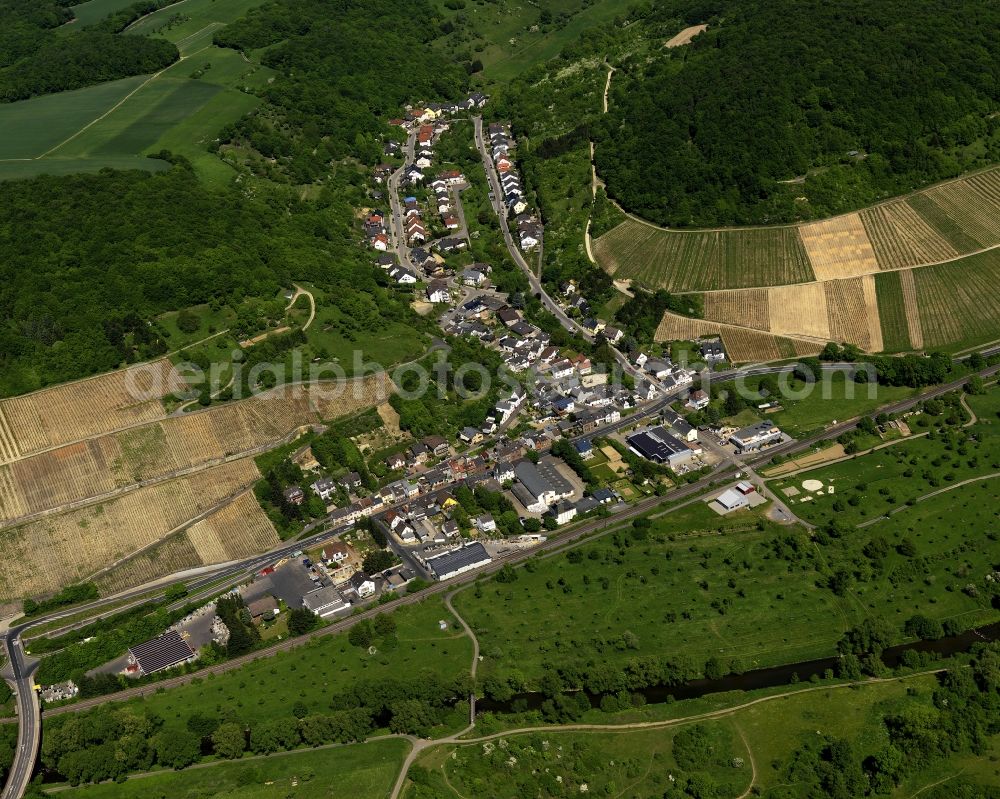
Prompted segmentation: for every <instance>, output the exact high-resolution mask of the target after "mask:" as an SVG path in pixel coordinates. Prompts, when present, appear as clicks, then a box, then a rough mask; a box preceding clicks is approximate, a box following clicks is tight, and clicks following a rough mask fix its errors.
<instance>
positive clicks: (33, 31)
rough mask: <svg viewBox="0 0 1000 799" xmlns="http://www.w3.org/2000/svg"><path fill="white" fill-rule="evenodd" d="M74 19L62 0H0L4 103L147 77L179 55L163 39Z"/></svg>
mask: <svg viewBox="0 0 1000 799" xmlns="http://www.w3.org/2000/svg"><path fill="white" fill-rule="evenodd" d="M72 20H73V12H72V11H70V10H69V8H67V7H66V6H65V5H64V4H62V3H57V2H49V1H47V0H43V1H42V2H34V0H0V102H8V103H9V102H14V101H15V100H24V99H26V98H28V97H33V96H35V95H39V94H50V93H52V92H61V91H66V90H68V89H78V88H81V87H83V86H91V85H93V84H95V83H102V82H104V81H109V80H116V79H118V78H127V77H130V76H132V75H144V74H146V73H151V72H156V71H158V70H160V69H163V68H164V67H166V66H169V65H170V64H172V63H173V62H174V61H176V60H177V58H178V53H177V48H176V47H175V46H174V45H173V44H172V43H171V42H168V41H165V40H163V39H154V38H149V37H146V36H116V35H114V34H113V33H112V32H109V31H106V30H96V29H95V30H91V29H81V28H74V27H73V26H72V25H71V24H70V25H67V24H66V23H71V22H72Z"/></svg>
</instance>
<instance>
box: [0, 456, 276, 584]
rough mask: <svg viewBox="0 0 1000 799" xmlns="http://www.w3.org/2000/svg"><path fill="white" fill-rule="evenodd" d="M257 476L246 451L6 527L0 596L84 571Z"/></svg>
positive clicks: (129, 551)
mask: <svg viewBox="0 0 1000 799" xmlns="http://www.w3.org/2000/svg"><path fill="white" fill-rule="evenodd" d="M259 477H260V473H259V472H258V470H257V467H256V465H255V464H254V462H253V459H252V458H248V459H244V460H241V461H235V462H233V463H229V464H226V465H223V466H217V467H215V468H212V469H205V470H203V471H201V472H198V473H197V474H194V475H191V476H188V477H181V478H178V479H176V480H171V481H167V482H164V483H159V484H157V485H154V486H149V487H146V488H139V489H136V490H135V491H131V492H129V493H126V494H123V495H122V496H120V497H118V498H115V499H112V500H109V501H108V502H104V503H99V504H95V505H89V506H87V507H85V508H81V509H80V510H75V511H70V512H68V513H62V514H55V515H51V516H46V517H43V518H41V519H39V520H37V521H33V522H28V523H27V524H23V525H19V526H16V527H11V528H8V529H6V530H4V531H3V533H2V535H0V601H10V600H13V599H17V598H18V597H23V596H32V595H39V594H44V593H49V592H52V591H56V590H58V589H59V588H60V587H62V586H64V585H68V584H70V583H73V582H78V581H80V580H85V579H88V578H90V577H91V576H92V575H94V574H95V573H96V572H98V571H100V570H102V569H104V568H105V567H107V566H108V565H109V564H115V563H116V562H118V561H121V560H123V559H125V558H128V557H129V556H130V555H133V554H134V553H136V552H137V551H139V550H142V549H144V548H146V547H149V546H151V545H153V544H155V543H156V542H158V541H159V540H161V539H162V538H164V537H165V536H167V535H168V534H169V533H171V532H172V531H174V530H176V529H177V528H178V527H181V526H182V525H184V524H186V523H188V522H190V521H191V520H193V519H194V518H195V517H197V516H199V515H200V514H202V513H204V512H206V511H209V510H211V509H212V508H214V507H215V506H216V505H218V504H220V503H222V502H224V501H226V500H229V499H232V498H233V497H234V496H236V495H237V494H239V493H241V492H244V491H245V490H246V488H247V487H248V486H250V485H252V484H253V482H254V481H255V480H257V479H258V478H259ZM255 504H256V503H255ZM265 518H266V517H265ZM271 533H272V536H273V533H274V531H273V529H272V531H271ZM244 535H245V534H244V533H243V532H240V533H239V537H240V538H241V539H242V538H243V537H244ZM275 538H276V536H274V537H273V538H271V537H268V538H267V539H266V540H265V541H264V543H267V544H269V545H270V544H271V542H272V541H273V540H274V539H275Z"/></svg>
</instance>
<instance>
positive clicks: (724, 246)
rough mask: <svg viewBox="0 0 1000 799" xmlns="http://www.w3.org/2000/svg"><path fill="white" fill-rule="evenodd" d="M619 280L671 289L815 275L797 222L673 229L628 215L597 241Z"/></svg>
mask: <svg viewBox="0 0 1000 799" xmlns="http://www.w3.org/2000/svg"><path fill="white" fill-rule="evenodd" d="M594 251H595V253H596V256H597V260H598V262H600V263H601V264H602V265H603V266H604V267H605V269H607V271H608V272H610V273H611V274H612V275H614V276H615V278H617V279H632V280H636V281H638V282H640V283H643V284H644V285H647V286H656V287H659V288H665V289H668V290H670V291H702V290H707V289H724V288H746V287H751V286H773V285H780V284H784V283H801V282H805V281H809V280H812V279H813V273H812V269H811V268H810V266H809V262H808V259H807V258H806V253H805V249H804V248H803V246H802V242H801V241H800V240H799V236H798V231H797V230H796V229H795V228H793V227H784V228H760V229H748V230H723V231H704V232H702V231H691V232H680V231H669V230H662V229H660V228H656V227H652V226H650V225H646V224H643V223H641V222H637V221H635V220H633V219H629V220H626V221H625V222H622V224H620V225H618V227H616V228H614V229H613V230H611V231H609V232H608V233H605V234H604V235H603V236H601V237H600V238H599V239H597V241H595V242H594Z"/></svg>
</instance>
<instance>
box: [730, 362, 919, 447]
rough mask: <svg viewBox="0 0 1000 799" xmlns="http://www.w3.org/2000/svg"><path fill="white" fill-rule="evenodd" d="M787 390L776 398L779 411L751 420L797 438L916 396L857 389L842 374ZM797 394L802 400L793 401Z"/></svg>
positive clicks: (891, 389)
mask: <svg viewBox="0 0 1000 799" xmlns="http://www.w3.org/2000/svg"><path fill="white" fill-rule="evenodd" d="M760 382H761V381H760V380H759V379H753V378H751V379H748V380H746V381H745V385H746V386H747V387H748V388H750V389H751V390H752V389H755V388H756V387H757V386H759V385H760ZM779 385H780V384H779ZM787 386H788V389H789V391H788V394H789V397H788V398H784V399H782V398H779V399H780V400H781V407H782V410H780V411H777V412H776V413H768V414H754V416H758V417H759V418H766V419H769V420H770V421H772V422H774V423H775V424H776V425H778V427H780V428H781V429H782V430H784V431H785V432H787V433H789V434H790V435H793V436H796V437H798V438H801V437H803V436H806V435H808V434H810V433H815V432H817V431H819V430H822V429H823V428H824V427H826V426H827V425H828V424H832V423H833V422H835V421H841V422H842V421H844V420H845V419H853V418H854V417H856V416H861V415H863V414H868V413H872V412H873V411H875V410H877V409H878V408H879V407H880V406H882V405H886V404H888V403H890V402H896V401H898V400H901V399H905V398H907V397H910V396H912V395H913V394H914V393H915V392H914V390H913V389H910V388H901V387H896V386H879V385H875V384H870V385H858V384H857V383H855V382H854V381H853V380H847V379H846V378H845V377H844V375H843V374H841V373H834V374H832V375H830V376H829V377H827V379H826V380H825V382H824V383H817V384H813V385H811V386H810V385H807V384H806V383H803V382H801V381H798V380H794V379H791V378H790V379H789V380H788V382H787ZM806 392H809V393H808V394H806ZM870 392H872V393H874V396H871V395H870ZM796 393H802V394H803V395H804V396H802V398H801V399H794V398H793V397H794V396H795V394H796ZM762 401H763V400H762Z"/></svg>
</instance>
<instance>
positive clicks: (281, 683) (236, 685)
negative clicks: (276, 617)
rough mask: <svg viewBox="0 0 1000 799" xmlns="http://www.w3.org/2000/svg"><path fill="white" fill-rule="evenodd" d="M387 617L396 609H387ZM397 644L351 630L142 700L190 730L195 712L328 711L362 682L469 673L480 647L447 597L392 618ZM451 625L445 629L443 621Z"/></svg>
mask: <svg viewBox="0 0 1000 799" xmlns="http://www.w3.org/2000/svg"><path fill="white" fill-rule="evenodd" d="M386 612H387V613H389V612H392V611H391V609H389V608H387V609H386ZM392 618H393V619H394V620H395V622H396V625H397V630H396V635H395V637H394V638H393V639H392V640H382V641H377V642H376V644H375V647H376V651H375V653H374V654H369V652H368V650H367V649H361V648H359V647H356V646H352V645H351V644H350V643H349V642H348V640H347V633H339V634H337V635H327V636H320V637H318V638H314V639H312V640H311V641H308V642H306V643H304V644H302V646H299V647H296V648H294V649H291V650H288V651H286V652H278V653H276V654H275V655H273V656H271V657H267V658H262V659H260V660H255V661H253V662H252V663H248V664H247V665H245V666H243V667H241V668H240V669H238V670H235V671H231V672H227V673H225V674H219V675H211V674H210V675H208V676H207V677H205V678H204V679H197V680H195V681H193V682H191V683H190V684H188V685H184V686H181V687H179V688H175V689H172V690H169V691H164V692H162V693H157V694H153V695H151V696H148V697H146V698H144V699H140V700H136V704H138V705H140V706H141V707H142V708H143V709H145V710H148V711H150V712H153V713H156V714H157V715H159V716H161V717H162V718H163V720H164V724H165V726H166V727H167V728H168V729H169V728H172V727H173V728H178V729H182V728H184V726H185V724H186V721H187V719H188V717H189V716H190V715H191V714H192V713H196V712H201V713H220V714H221V713H223V712H227V713H231V714H232V715H234V716H235V717H236V718H238V719H240V721H242V722H246V723H247V724H255V723H260V722H262V721H265V720H269V719H274V718H277V717H287V716H290V715H291V713H292V706H293V705H294V704H295V703H296V702H304V703H305V704H306V705H308V706H310V707H314V708H315V709H316V710H315V712H325V711H326V709H327V708H328V707H329V702H330V698H331V697H332V696H333V695H334V694H335V693H337V692H338V691H342V690H344V689H346V688H348V687H349V686H351V685H352V684H354V683H355V682H357V681H358V680H379V679H385V678H399V679H411V678H413V679H415V678H416V677H417V676H418V675H420V674H421V673H422V672H425V671H431V672H433V673H434V674H436V675H438V676H439V677H441V678H442V679H453V678H457V677H459V676H460V675H463V674H468V671H469V665H470V663H471V662H472V642H471V641H470V640H469V638H468V637H467V636H466V635H465V634H464V633H463V632H462V629H461V627H459V626H458V623H457V621H455V619H454V617H453V616H452V615H451V614H450V613H449V612H448V611H447V609H446V608H445V607H444V605H443V603H442V602H441V601H440V600H428V601H426V602H422V603H420V604H417V605H411V606H406V607H402V608H400V609H399V610H397V611H395V612H394V613H392ZM441 620H445V621H446V622H448V624H447V625H446V629H444V630H442V629H441V628H440V626H439V621H441Z"/></svg>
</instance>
